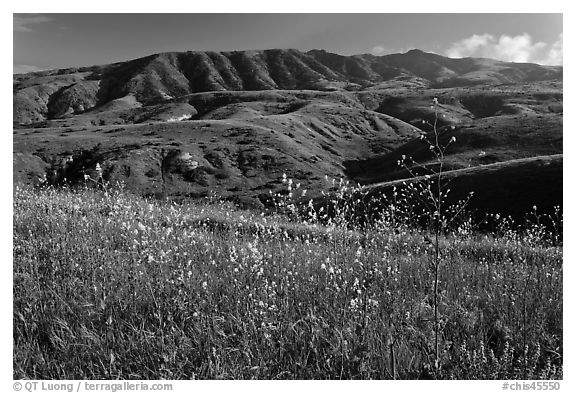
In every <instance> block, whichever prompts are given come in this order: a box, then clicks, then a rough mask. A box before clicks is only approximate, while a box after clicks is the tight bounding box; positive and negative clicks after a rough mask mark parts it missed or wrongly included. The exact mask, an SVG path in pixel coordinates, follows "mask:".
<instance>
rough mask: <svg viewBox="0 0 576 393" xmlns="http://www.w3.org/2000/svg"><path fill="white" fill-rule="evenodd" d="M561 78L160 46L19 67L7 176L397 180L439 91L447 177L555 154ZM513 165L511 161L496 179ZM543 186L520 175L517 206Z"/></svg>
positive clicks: (199, 188) (264, 188) (187, 190)
mask: <svg viewBox="0 0 576 393" xmlns="http://www.w3.org/2000/svg"><path fill="white" fill-rule="evenodd" d="M562 75H563V69H562V67H551V66H541V65H537V64H520V63H507V62H501V61H496V60H491V59H476V58H464V59H450V58H446V57H442V56H439V55H436V54H432V53H425V52H422V51H419V50H412V51H409V52H407V53H403V54H393V55H387V56H373V55H355V56H341V55H338V54H333V53H328V52H326V51H322V50H312V51H309V52H306V53H304V52H300V51H297V50H280V49H273V50H258V51H243V52H182V53H161V54H155V55H151V56H147V57H144V58H140V59H135V60H131V61H127V62H121V63H115V64H109V65H103V66H92V67H84V68H69V69H61V70H50V71H40V72H34V73H28V74H19V75H14V76H13V122H14V133H13V141H14V145H13V147H14V165H13V171H14V180H15V181H16V182H21V183H28V184H41V183H50V184H62V183H64V182H68V183H70V182H71V183H82V182H83V179H84V175H85V174H92V173H93V172H94V168H95V166H96V164H97V163H99V164H100V165H101V166H102V168H103V171H104V178H105V179H106V180H108V181H111V182H116V181H121V182H123V183H125V185H126V187H127V188H128V189H130V190H132V191H134V192H136V193H139V194H142V195H156V196H169V197H173V198H186V197H203V196H208V195H219V196H221V197H223V198H226V199H232V200H235V201H238V202H241V203H243V204H248V205H251V206H258V207H262V206H263V205H266V204H267V203H268V201H269V193H270V192H277V191H278V190H280V189H281V188H282V183H281V182H280V178H281V177H282V175H283V174H284V173H286V174H287V175H288V176H289V177H292V178H294V179H295V181H297V182H300V183H301V184H302V186H303V187H306V188H307V189H308V190H309V195H310V196H311V197H313V196H314V195H318V194H319V193H320V191H321V184H322V181H323V178H324V176H325V175H328V176H330V177H337V178H338V177H345V178H349V179H352V180H355V181H357V182H360V183H362V184H376V183H381V182H389V181H393V180H395V179H403V178H406V177H407V173H406V171H405V170H402V168H399V167H398V165H397V160H398V158H399V157H401V156H402V155H407V156H411V157H413V158H414V160H416V161H418V162H420V163H422V164H423V165H425V166H433V165H434V162H433V160H432V157H431V156H430V154H429V151H428V150H427V146H426V145H424V144H423V143H422V141H421V140H420V136H421V135H423V134H426V133H429V132H431V127H430V125H429V123H431V122H433V121H434V119H435V114H434V109H433V108H431V102H432V99H433V98H434V97H436V98H438V102H439V105H438V126H439V129H440V130H441V140H442V141H448V140H449V139H450V138H452V137H456V140H457V143H456V144H454V145H453V146H451V147H450V149H449V150H448V151H447V161H446V165H447V166H446V168H447V169H448V170H453V171H455V172H454V173H455V174H458V173H459V172H458V171H459V170H462V169H465V168H474V167H479V166H481V165H487V164H498V163H504V162H507V161H510V160H523V159H529V158H531V157H542V156H548V155H550V156H551V155H556V157H557V155H558V154H562V113H563V104H562V102H563V101H562V100H563V93H562ZM427 123H428V124H427ZM556 160H557V159H556ZM555 162H557V161H555ZM559 162H560V163H561V159H560V161H559ZM520 166H522V165H520ZM520 166H518V165H511V166H506V168H507V169H506V171H507V172H506V176H511V177H512V178H514V174H513V173H514V171H515V169H514V168H516V167H518V168H519V167H520ZM552 167H553V168H554V170H555V171H556V172H555V173H559V174H560V176H548V175H546V176H545V177H543V178H542V179H541V180H542V181H543V182H546V181H549V182H553V183H554V184H551V185H550V189H553V190H555V191H554V192H555V193H557V192H558V190H561V186H562V184H561V178H562V176H561V173H562V172H561V171H562V165H561V164H560V165H552ZM510 168H512V169H510ZM518 170H519V171H520V169H518ZM522 171H523V170H522ZM481 172H482V171H479V172H474V171H473V172H470V173H468V172H466V173H467V175H466V176H467V178H470V176H471V173H481ZM482 173H483V172H482ZM520 177H521V176H519V178H520ZM478 179H480V178H478ZM490 179H491V177H482V178H481V180H478V181H479V183H478V184H479V188H482V189H483V190H484V191H482V190H480V191H479V192H480V193H482V192H483V193H484V194H483V195H484V196H479V197H478V198H485V199H486V198H487V200H489V199H490V198H491V197H493V196H494V195H493V194H494V193H495V192H496V189H497V188H498V187H504V186H505V185H506V184H509V183H506V182H503V183H498V182H497V183H495V184H498V185H499V186H498V187H496V188H495V187H488V186H486V187H485V186H484V184H486V182H490ZM467 181H468V180H467ZM558 182H559V184H558ZM472 183H473V182H472ZM467 184H471V183H470V181H468V183H467ZM480 184H482V186H481V187H480ZM543 186H545V183H544V185H543V184H540V183H539V182H528V184H526V187H527V188H526V189H525V190H524V191H525V192H524V194H523V195H524V199H526V203H527V206H531V205H532V202H531V199H530V198H531V196H534V195H537V194H538V190H536V187H543ZM560 194H561V193H560ZM560 202H561V199H560ZM503 205H505V204H503ZM505 207H506V206H503V208H505Z"/></svg>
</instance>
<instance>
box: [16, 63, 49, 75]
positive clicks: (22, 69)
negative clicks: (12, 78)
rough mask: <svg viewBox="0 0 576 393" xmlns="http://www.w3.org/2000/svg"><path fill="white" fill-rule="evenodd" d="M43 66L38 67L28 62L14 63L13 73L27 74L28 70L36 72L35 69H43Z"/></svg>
mask: <svg viewBox="0 0 576 393" xmlns="http://www.w3.org/2000/svg"><path fill="white" fill-rule="evenodd" d="M41 70H42V69H41V68H38V67H36V66H33V65H27V64H14V67H13V69H12V74H26V73H27V72H34V71H41Z"/></svg>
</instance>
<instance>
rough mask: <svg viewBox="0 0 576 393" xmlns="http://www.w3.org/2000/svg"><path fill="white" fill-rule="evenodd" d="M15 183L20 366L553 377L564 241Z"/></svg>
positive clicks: (222, 374)
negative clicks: (437, 252)
mask: <svg viewBox="0 0 576 393" xmlns="http://www.w3.org/2000/svg"><path fill="white" fill-rule="evenodd" d="M500 223H501V224H502V225H497V228H499V230H495V231H494V232H493V233H480V232H476V231H473V230H469V229H470V228H469V227H461V228H459V230H458V231H454V233H450V234H445V235H443V236H442V238H441V239H440V245H441V261H442V266H441V269H440V276H439V299H438V311H439V320H438V323H439V325H438V329H439V332H440V353H439V367H438V368H436V367H435V364H434V362H435V359H434V358H435V352H434V342H433V339H434V316H433V304H432V285H433V281H434V277H433V272H432V270H431V269H430V263H431V260H432V258H433V251H434V250H433V248H432V247H431V245H430V244H428V243H427V242H426V241H425V240H424V238H425V235H426V233H425V232H424V231H423V230H421V229H414V228H410V227H409V226H406V225H399V224H398V225H395V226H392V225H390V221H381V222H377V223H374V224H373V225H370V226H368V227H363V228H354V227H350V228H346V227H345V226H344V225H334V223H324V224H321V223H320V222H317V221H313V220H304V219H300V220H290V219H289V218H286V217H281V216H276V215H263V214H258V213H256V212H251V211H243V210H238V209H235V208H234V207H233V206H231V205H230V204H224V203H199V202H195V203H192V202H191V203H187V204H174V203H171V202H168V201H157V200H147V199H143V198H141V197H137V196H132V195H129V194H127V193H123V192H121V191H120V192H119V191H111V192H108V193H104V192H102V191H98V190H91V189H83V190H69V189H60V190H56V189H52V188H48V189H44V190H34V189H29V188H19V187H15V189H14V217H13V226H14V232H13V236H14V239H13V240H14V249H13V253H14V265H13V271H14V276H13V279H14V298H13V305H14V314H13V324H14V349H13V355H14V360H13V366H14V378H15V379H21V378H31V379H162V378H166V379H220V378H225V379H370V378H374V379H393V378H396V379H418V378H438V379H451V378H456V379H555V378H562V375H563V374H562V372H563V371H562V365H563V331H562V316H563V312H562V307H563V298H562V292H563V291H562V244H561V241H560V242H559V241H558V238H555V240H556V241H554V242H550V238H551V237H550V236H549V234H548V233H546V231H545V229H543V227H542V226H538V225H537V224H534V225H533V226H531V227H529V228H528V229H525V231H526V232H523V233H518V232H515V231H513V230H511V229H508V227H507V226H506V225H505V224H506V222H505V221H504V220H502V221H501V222H500Z"/></svg>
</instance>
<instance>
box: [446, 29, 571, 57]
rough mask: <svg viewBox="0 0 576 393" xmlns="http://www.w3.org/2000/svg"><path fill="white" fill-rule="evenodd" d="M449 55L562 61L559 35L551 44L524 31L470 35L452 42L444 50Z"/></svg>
mask: <svg viewBox="0 0 576 393" xmlns="http://www.w3.org/2000/svg"><path fill="white" fill-rule="evenodd" d="M445 53H446V55H447V56H449V57H488V58H492V59H497V60H503V61H513V62H517V63H526V62H533V63H539V64H562V35H560V37H559V39H558V41H557V42H555V43H554V44H552V45H549V44H546V43H545V42H533V41H532V37H531V36H530V34H528V33H524V34H520V35H517V36H509V35H505V34H503V35H501V36H500V37H498V38H497V37H495V36H494V35H492V34H474V35H472V36H471V37H468V38H464V39H462V40H460V41H456V42H454V43H453V44H452V45H451V46H450V47H449V48H448V49H447V50H446V51H445Z"/></svg>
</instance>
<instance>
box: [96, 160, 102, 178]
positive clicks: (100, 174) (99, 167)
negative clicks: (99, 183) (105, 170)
mask: <svg viewBox="0 0 576 393" xmlns="http://www.w3.org/2000/svg"><path fill="white" fill-rule="evenodd" d="M96 173H97V174H98V177H102V167H101V166H100V163H99V162H98V163H96Z"/></svg>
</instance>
